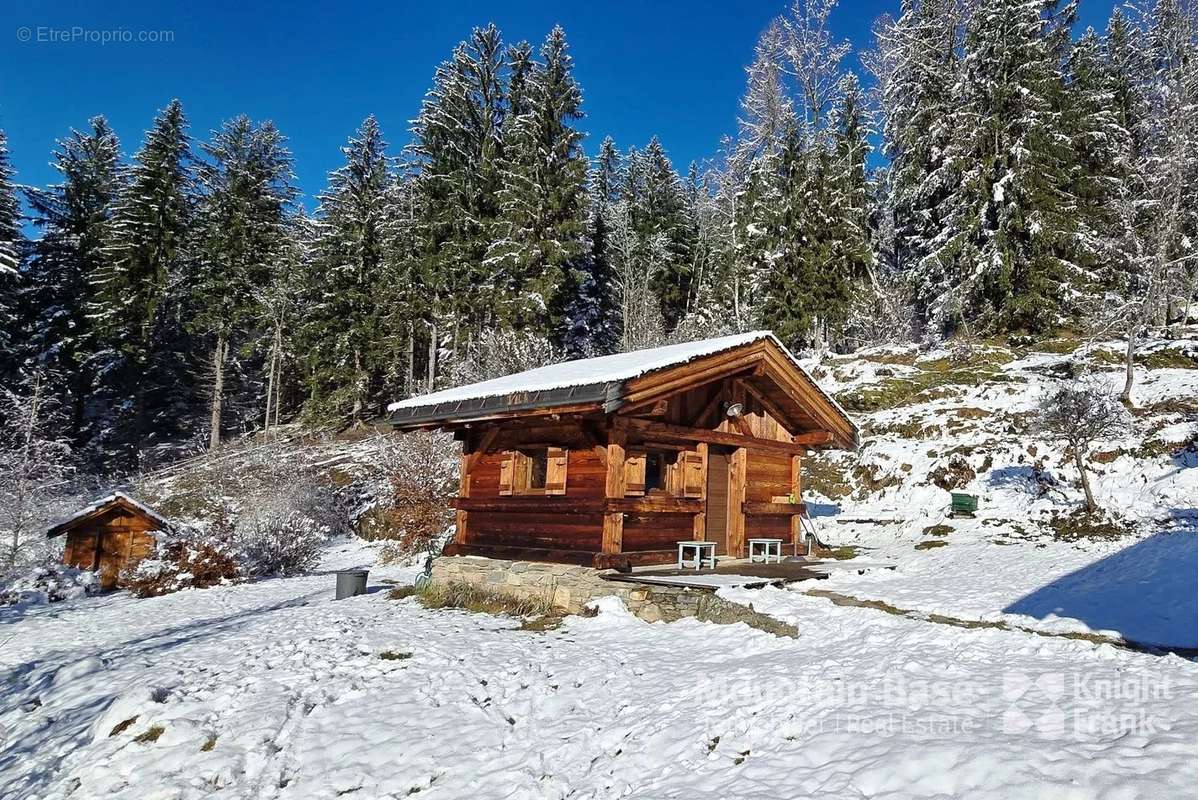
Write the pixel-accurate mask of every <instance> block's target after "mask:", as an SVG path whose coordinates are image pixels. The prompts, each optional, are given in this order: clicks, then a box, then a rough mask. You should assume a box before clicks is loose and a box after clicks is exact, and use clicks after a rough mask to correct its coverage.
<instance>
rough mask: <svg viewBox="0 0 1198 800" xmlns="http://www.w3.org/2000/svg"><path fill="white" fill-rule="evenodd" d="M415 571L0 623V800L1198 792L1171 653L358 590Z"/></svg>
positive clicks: (788, 604)
mask: <svg viewBox="0 0 1198 800" xmlns="http://www.w3.org/2000/svg"><path fill="white" fill-rule="evenodd" d="M367 558H369V555H368V554H367V553H366V552H365V551H363V550H362V549H352V548H344V549H343V551H342V552H339V553H333V554H332V555H331V558H330V559H329V560H328V561H326V564H325V568H326V569H328V568H332V567H334V566H350V565H356V564H360V563H363V561H364V560H365V559H367ZM411 577H412V570H403V569H387V568H378V567H376V568H374V571H373V572H372V577H371V587H372V589H374V588H378V589H379V590H378V591H372V592H371V593H370V594H368V595H366V596H363V597H358V598H352V599H349V600H344V601H340V602H334V601H332V599H331V596H332V587H333V578H332V576H331V575H330V574H327V573H318V574H314V575H310V576H306V577H299V578H291V579H280V580H271V581H263V582H260V583H254V584H249V585H242V586H232V587H225V588H219V589H209V590H200V591H189V592H181V593H179V594H175V595H170V596H167V597H161V598H154V599H148V600H135V599H133V598H131V597H130V596H128V595H126V594H114V595H110V596H107V597H104V598H101V599H94V598H93V599H89V600H82V601H78V602H70V603H64V604H60V605H58V606H50V607H44V608H37V609H33V610H31V611H29V612H28V613H26V614H24V615H22V616H20V617H18V618H15V619H10V618H4V617H0V622H2V623H3V628H2V630H3V634H0V641H3V648H2V649H0V670H3V673H4V685H5V687H6V691H5V693H4V696H3V698H2V699H0V725H2V726H3V729H4V730H5V731H6V733H7V739H6V741H5V742H4V745H3V750H0V796H2V797H5V798H10V797H11V798H18V797H20V798H34V797H37V798H64V797H72V798H92V797H106V798H107V797H111V798H122V797H125V798H137V800H146V799H147V798H202V797H213V796H216V797H237V798H242V797H246V798H334V797H362V798H372V799H373V798H392V797H407V796H409V795H411V794H413V793H416V792H419V793H420V796H421V797H430V798H438V797H441V798H460V797H465V796H471V797H512V798H565V797H587V798H611V797H661V798H669V797H689V798H739V797H816V796H818V797H852V798H856V797H961V796H969V797H982V798H985V797H995V798H1007V797H1013V796H1018V797H1027V798H1035V797H1045V798H1050V797H1051V798H1062V797H1065V798H1069V797H1077V798H1090V797H1103V798H1131V797H1144V796H1148V795H1150V794H1153V793H1164V794H1166V796H1170V795H1171V796H1181V795H1184V794H1185V793H1186V792H1187V791H1189V790H1190V788H1191V787H1192V786H1193V785H1194V782H1195V780H1198V759H1195V758H1194V757H1193V756H1194V745H1193V742H1194V741H1195V738H1196V737H1198V664H1195V663H1192V662H1188V661H1185V660H1183V659H1181V658H1178V657H1176V656H1165V657H1155V656H1148V655H1142V654H1137V653H1130V652H1126V651H1121V650H1117V649H1115V648H1113V647H1111V646H1109V645H1094V644H1091V643H1089V642H1080V641H1071V640H1064V639H1046V638H1043V637H1038V636H1033V635H1031V634H1028V633H1024V632H1017V631H998V630H964V629H957V628H951V627H946V626H943V625H935V624H932V623H929V622H924V621H918V620H911V619H906V618H902V617H896V616H893V615H890V614H886V613H883V612H879V611H874V610H872V609H865V608H842V607H837V606H834V605H832V604H831V603H829V602H827V601H825V600H820V599H816V598H812V597H807V596H804V595H803V594H801V593H800V592H798V591H794V590H779V589H760V590H748V589H723V590H721V591H722V593H724V594H725V595H727V596H730V597H733V598H734V599H738V600H741V601H742V602H751V603H753V605H754V606H755V607H756V608H757V609H758V610H761V611H764V612H766V613H770V614H775V615H777V616H779V617H781V618H783V619H786V620H787V621H790V622H793V623H794V624H796V625H797V626H798V627H799V629H800V631H801V633H800V636H799V638H798V639H788V638H777V637H774V636H772V635H770V634H767V633H762V632H759V631H756V630H753V629H750V628H748V627H746V626H744V625H730V626H717V625H713V624H708V623H699V622H695V621H693V620H686V621H682V622H677V623H673V624H664V623H655V624H648V623H645V622H642V621H640V620H638V619H636V618H634V617H632V616H631V615H628V614H627V613H620V612H619V609H618V608H617V609H613V604H606V605H605V606H604V607H603V611H602V613H600V614H599V616H597V617H594V618H579V617H574V618H569V619H568V620H567V621H566V623H565V624H564V625H563V627H562V628H560V629H558V630H555V631H550V632H548V633H534V632H529V631H521V630H518V629H517V628H516V623H515V622H514V621H512V620H506V619H502V618H497V617H492V616H487V615H479V614H469V613H465V612H457V611H429V610H426V609H424V608H422V607H421V606H419V605H418V604H417V603H416V602H415V601H414V600H403V601H395V600H390V599H388V598H387V596H386V593H385V591H383V590H382V589H383V588H384V587H383V585H382V584H381V583H380V580H381V579H383V578H390V579H393V580H400V581H403V580H409V579H410V578H411ZM383 654H386V655H388V656H391V657H390V658H384V657H382V655H383ZM406 654H411V655H410V657H405V656H406ZM134 717H136V721H135V722H133V723H131V724H128V725H127V726H126V727H124V729H123V730H119V732H115V733H114V731H116V730H117V729H118V728H119V727H120V726H121V723H124V722H125V721H126V720H129V719H133V718H134ZM1029 726H1030V727H1029ZM157 727H161V732H160V733H159V734H158V735H157V738H156V740H154V741H148V739H149V738H150V737H148V736H146V734H147V733H148V732H150V731H152V730H154V729H156V728H157ZM139 739H142V741H138V740H139Z"/></svg>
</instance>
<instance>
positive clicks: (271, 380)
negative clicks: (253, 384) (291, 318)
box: [264, 335, 279, 438]
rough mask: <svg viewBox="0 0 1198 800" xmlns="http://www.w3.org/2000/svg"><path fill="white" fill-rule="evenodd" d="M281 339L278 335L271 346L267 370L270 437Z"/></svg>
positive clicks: (267, 416) (266, 423)
mask: <svg viewBox="0 0 1198 800" xmlns="http://www.w3.org/2000/svg"><path fill="white" fill-rule="evenodd" d="M278 348H279V339H278V336H277V335H276V336H275V337H274V339H273V341H271V344H270V362H269V364H268V365H267V368H266V420H265V431H264V432H265V433H266V435H267V437H268V438H269V436H270V410H271V403H273V402H274V397H275V360H276V359H277V358H278V357H279V349H278Z"/></svg>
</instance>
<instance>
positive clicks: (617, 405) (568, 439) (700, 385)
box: [390, 331, 858, 569]
mask: <svg viewBox="0 0 1198 800" xmlns="http://www.w3.org/2000/svg"><path fill="white" fill-rule="evenodd" d="M390 410H391V422H392V424H393V425H394V426H395V427H396V428H397V429H399V430H419V429H433V428H440V429H444V430H450V431H453V432H454V434H455V435H456V437H457V438H458V439H459V440H460V441H461V442H462V444H463V454H462V462H461V490H460V492H459V495H458V497H457V499H456V500H455V506H456V508H457V534H456V537H455V539H454V541H453V542H452V543H451V544H450V546H449V547H448V548H447V549H446V551H445V552H446V554H448V555H477V556H490V557H494V558H502V559H520V560H528V561H556V562H566V563H575V564H582V565H586V566H594V567H599V568H608V567H615V568H619V569H627V568H629V567H632V566H636V565H639V564H659V563H666V562H669V561H671V560H673V559H674V558H676V554H677V543H678V542H679V541H682V540H692V539H695V540H705V541H712V542H715V543H716V552H717V555H722V556H731V557H734V558H737V557H741V558H743V557H744V556H745V554H746V551H747V541H748V539H750V538H757V537H763V538H777V539H782V540H783V541H784V542H785V543H787V544H788V545H791V546H793V545H794V544H796V543H798V542H799V540H800V538H801V530H800V521H799V518H800V515H801V514H802V512H803V504H802V502H801V499H800V497H801V490H802V487H801V477H800V469H801V462H802V458H803V456H804V455H805V454H806V453H807V451H808V449H810V448H824V447H836V448H849V449H852V448H855V447H856V446H857V442H858V430H857V426H856V424H855V423H854V422H853V421H852V419H850V418H849V416H848V414H846V413H845V411H844V409H842V408H841V407H840V406H839V405H838V404H837V403H836V401H835V400H834V399H833V398H832V397H831V396H830V395H828V394H827V393H826V392H824V391H823V390H822V389H821V388H820V387H819V386H818V385H817V384H816V383H815V381H814V380H813V379H812V378H811V376H810V375H808V374H807V373H806V372H805V371H804V370H803V368H802V367H801V366H800V365H799V363H798V361H797V360H796V359H795V358H794V356H793V355H791V353H790V352H789V351H788V350H787V349H786V347H784V346H783V345H782V343H781V342H780V341H778V339H777V338H776V337H774V335H773V334H771V333H769V332H768V331H756V332H753V333H746V334H738V335H735V336H725V337H721V338H718V339H709V340H706V341H701V342H690V343H686V344H679V345H670V346H667V347H658V348H653V349H649V350H641V351H638V352H633V353H622V354H619V355H612V356H602V357H599V358H590V359H581V360H577V361H570V362H566V363H564V364H555V365H551V366H546V367H539V368H537V369H533V370H529V371H527V372H522V373H519V374H516V375H510V376H507V377H504V378H497V379H495V380H490V381H484V382H482V383H476V384H471V385H469V386H462V387H458V388H456V389H448V390H445V391H441V392H435V393H433V394H429V395H425V396H422V397H413V398H411V399H408V400H404V401H401V402H399V403H394V404H392V406H391V409H390Z"/></svg>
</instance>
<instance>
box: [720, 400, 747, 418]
mask: <svg viewBox="0 0 1198 800" xmlns="http://www.w3.org/2000/svg"><path fill="white" fill-rule="evenodd" d="M724 413H725V414H727V415H728V418H729V419H736V418H737V417H739V416H740V415H741V414H743V413H745V406H744V403H732V404H731V405H730V406H728V408H726V409H725V410H724Z"/></svg>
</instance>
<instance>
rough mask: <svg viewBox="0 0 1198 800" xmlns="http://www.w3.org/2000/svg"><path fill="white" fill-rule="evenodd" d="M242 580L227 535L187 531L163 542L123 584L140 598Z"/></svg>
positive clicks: (126, 576)
mask: <svg viewBox="0 0 1198 800" xmlns="http://www.w3.org/2000/svg"><path fill="white" fill-rule="evenodd" d="M213 527H214V528H215V527H216V526H213ZM240 577H241V570H240V569H238V566H237V562H236V560H235V559H234V557H233V552H232V549H231V547H230V545H229V541H228V536H227V532H225V531H219V530H216V531H211V530H210V531H209V532H207V533H200V532H197V531H185V532H184V533H180V534H174V535H171V536H169V537H166V538H164V539H161V540H159V543H158V554H157V557H155V558H147V559H143V560H142V561H141V562H140V563H138V564H137V566H135V567H134V568H133V569H132V570H130V571H128V572H126V573H125V574H124V575H123V576H122V578H121V584H122V585H123V586H125V587H126V588H127V589H128V590H129V591H131V592H132V593H133V594H135V595H136V596H138V597H158V596H159V595H164V594H170V593H171V592H177V591H179V590H180V589H207V588H208V587H209V586H220V585H224V584H228V583H233V582H236V581H237V580H238V579H240Z"/></svg>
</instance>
